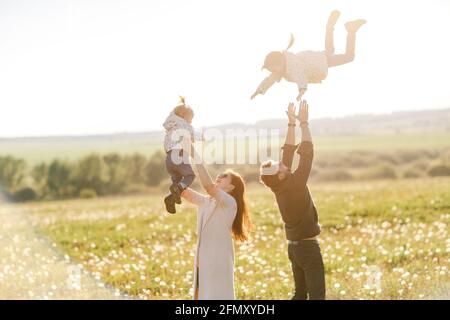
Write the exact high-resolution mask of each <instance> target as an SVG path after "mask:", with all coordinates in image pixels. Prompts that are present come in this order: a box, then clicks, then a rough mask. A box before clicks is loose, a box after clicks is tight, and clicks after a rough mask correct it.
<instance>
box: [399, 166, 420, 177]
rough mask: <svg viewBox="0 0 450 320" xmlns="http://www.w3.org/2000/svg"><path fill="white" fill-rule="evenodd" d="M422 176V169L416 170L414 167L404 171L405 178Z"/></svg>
mask: <svg viewBox="0 0 450 320" xmlns="http://www.w3.org/2000/svg"><path fill="white" fill-rule="evenodd" d="M421 176H422V171H419V170H416V169H414V168H409V169H407V170H405V172H403V178H407V179H412V178H419V177H421Z"/></svg>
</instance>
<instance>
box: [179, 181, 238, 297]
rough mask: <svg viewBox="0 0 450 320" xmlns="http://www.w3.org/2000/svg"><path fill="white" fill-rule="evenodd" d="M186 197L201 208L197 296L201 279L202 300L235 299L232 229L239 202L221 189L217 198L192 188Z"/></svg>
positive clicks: (195, 279)
mask: <svg viewBox="0 0 450 320" xmlns="http://www.w3.org/2000/svg"><path fill="white" fill-rule="evenodd" d="M183 197H184V198H185V199H186V200H187V201H189V202H191V203H193V204H195V205H197V206H198V214H197V235H198V241H197V250H196V254H195V261H194V297H195V292H196V289H197V279H198V289H199V290H198V299H199V300H233V299H234V246H233V239H232V236H231V229H232V226H233V222H234V218H235V217H236V211H237V204H236V200H234V198H233V197H232V196H230V195H229V194H228V193H226V192H225V191H223V190H220V189H219V191H218V192H217V195H216V196H215V197H214V198H213V197H211V196H205V195H202V194H200V193H198V192H195V191H194V190H192V189H187V190H186V191H185V192H184V193H183ZM197 269H198V274H197Z"/></svg>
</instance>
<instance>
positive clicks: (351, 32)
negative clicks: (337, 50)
mask: <svg viewBox="0 0 450 320" xmlns="http://www.w3.org/2000/svg"><path fill="white" fill-rule="evenodd" d="M364 23H366V20H362V19H361V20H355V21H351V22H347V23H346V24H345V27H346V28H347V32H348V33H347V45H346V50H345V53H344V54H332V55H328V56H327V58H328V67H336V66H340V65H343V64H346V63H350V62H352V61H353V60H354V59H355V43H356V31H358V29H359V28H360V27H361V26H362V25H363V24H364Z"/></svg>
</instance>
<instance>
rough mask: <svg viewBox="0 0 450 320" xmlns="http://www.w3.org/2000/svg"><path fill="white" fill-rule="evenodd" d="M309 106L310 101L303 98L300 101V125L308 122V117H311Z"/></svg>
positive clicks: (298, 117)
mask: <svg viewBox="0 0 450 320" xmlns="http://www.w3.org/2000/svg"><path fill="white" fill-rule="evenodd" d="M308 110H309V106H308V102H306V100H302V101H301V102H300V111H299V112H298V116H297V119H298V120H299V121H300V125H301V124H303V123H308V117H309V112H308Z"/></svg>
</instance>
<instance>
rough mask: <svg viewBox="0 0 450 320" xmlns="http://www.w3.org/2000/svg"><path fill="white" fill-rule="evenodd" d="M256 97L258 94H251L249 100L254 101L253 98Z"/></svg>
mask: <svg viewBox="0 0 450 320" xmlns="http://www.w3.org/2000/svg"><path fill="white" fill-rule="evenodd" d="M257 95H258V93H256V92H255V93H254V94H252V96H251V97H250V100H253V99H255V97H256V96H257Z"/></svg>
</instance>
